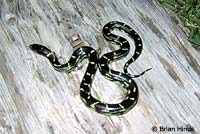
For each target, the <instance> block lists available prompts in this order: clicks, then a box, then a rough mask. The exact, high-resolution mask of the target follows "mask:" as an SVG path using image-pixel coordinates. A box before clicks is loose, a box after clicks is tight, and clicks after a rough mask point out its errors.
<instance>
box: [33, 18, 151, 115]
mask: <svg viewBox="0 0 200 134" xmlns="http://www.w3.org/2000/svg"><path fill="white" fill-rule="evenodd" d="M113 30H119V31H122V32H125V33H127V34H128V35H129V36H130V37H131V38H132V39H133V40H134V41H135V52H134V54H133V56H132V58H131V59H129V60H128V61H127V62H126V64H125V65H124V68H123V69H124V73H122V72H118V71H115V70H112V69H110V68H109V64H110V63H112V62H113V61H116V60H119V59H121V58H123V57H125V56H126V55H127V54H128V53H129V51H130V45H129V42H128V41H127V40H126V39H125V38H123V37H121V36H118V35H115V34H113V33H112V31H113ZM102 33H103V36H104V37H105V39H106V40H108V41H109V42H114V43H112V44H115V45H118V46H119V49H118V50H115V51H113V52H109V53H106V54H104V55H103V56H102V57H100V58H99V57H98V53H97V51H96V50H95V49H93V48H91V47H89V46H82V47H79V48H78V49H76V50H75V51H74V52H73V54H72V56H71V58H70V59H69V60H68V62H67V63H65V64H61V63H60V62H59V61H58V58H57V57H56V55H55V53H54V52H52V51H51V50H50V49H48V48H47V47H45V46H42V45H40V44H32V45H30V49H31V50H32V51H34V52H36V53H37V54H39V55H42V56H44V57H46V58H48V60H49V61H50V63H51V65H52V66H53V68H54V69H55V70H57V71H60V72H62V71H64V72H67V73H70V72H72V71H73V70H74V69H75V68H76V67H77V65H78V64H79V63H81V62H82V61H83V60H84V59H86V58H88V59H89V64H88V66H87V69H86V72H85V74H84V77H83V79H82V82H81V85H80V97H81V100H82V101H83V103H84V104H85V105H86V106H87V107H89V108H90V109H92V110H93V111H96V112H98V113H101V114H105V115H121V114H124V113H126V112H128V111H129V110H130V109H132V108H133V107H134V106H135V105H136V104H137V101H138V97H139V93H138V87H137V85H136V83H135V81H134V80H133V79H132V78H134V77H139V76H141V75H143V74H144V73H145V72H146V71H148V70H150V69H147V70H145V71H144V72H142V73H141V74H139V75H131V74H129V73H128V67H129V65H130V64H131V63H132V62H134V61H135V60H136V59H137V58H138V57H139V56H140V54H141V52H142V47H143V45H142V40H141V38H140V36H139V35H138V34H137V33H136V32H135V31H134V30H133V29H132V28H131V27H129V26H128V25H126V24H124V23H122V22H118V21H111V22H109V23H107V24H106V25H104V27H103V30H102ZM97 69H99V71H100V73H101V74H102V75H103V76H105V77H106V78H107V79H108V80H110V81H113V82H116V83H120V84H121V86H122V87H123V88H125V89H127V95H126V97H125V98H124V100H123V101H122V102H120V103H116V104H110V103H104V102H101V101H100V100H98V99H96V98H94V97H93V96H92V95H91V89H90V88H91V85H92V82H93V79H94V76H95V73H96V71H97Z"/></svg>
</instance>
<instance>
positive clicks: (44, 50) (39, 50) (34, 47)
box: [29, 44, 51, 56]
mask: <svg viewBox="0 0 200 134" xmlns="http://www.w3.org/2000/svg"><path fill="white" fill-rule="evenodd" d="M29 47H30V49H31V50H32V51H33V52H35V53H37V54H40V55H43V56H46V55H47V54H49V53H50V52H51V51H50V50H49V49H48V48H47V47H45V46H42V45H39V44H31V45H30V46H29Z"/></svg>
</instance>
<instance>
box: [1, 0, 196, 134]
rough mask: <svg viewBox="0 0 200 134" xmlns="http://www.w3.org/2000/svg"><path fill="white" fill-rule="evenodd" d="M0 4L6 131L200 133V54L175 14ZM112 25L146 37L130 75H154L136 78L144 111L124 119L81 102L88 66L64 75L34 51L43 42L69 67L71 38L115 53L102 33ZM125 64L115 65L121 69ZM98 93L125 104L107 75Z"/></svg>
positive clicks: (121, 7)
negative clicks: (155, 130) (189, 130)
mask: <svg viewBox="0 0 200 134" xmlns="http://www.w3.org/2000/svg"><path fill="white" fill-rule="evenodd" d="M0 3H1V4H0V13H1V14H0V19H1V22H0V133H2V134H22V133H25V134H29V133H30V134H43V133H44V134H76V133H83V134H84V133H85V134H86V133H98V134H105V133H108V134H116V133H123V134H150V133H153V132H152V130H151V128H152V127H153V126H157V127H159V126H164V127H177V126H183V127H188V126H192V127H193V128H194V129H195V131H194V132H193V133H194V134H195V133H196V134H198V133H200V54H199V48H195V47H193V45H192V44H190V43H189V42H188V41H187V38H186V34H188V33H187V30H186V29H184V28H183V30H182V29H181V27H182V24H180V22H179V21H177V19H176V17H175V15H171V14H172V13H171V12H168V11H166V10H165V9H163V8H162V7H161V5H160V4H158V3H157V2H156V1H150V0H144V1H142V2H141V1H140V0H136V1H132V0H124V1H121V0H115V1H114V0H110V1H108V0H107V1H106V0H99V1H98V0H96V1H94V0H81V1H78V0H59V1H58V0H52V1H51V0H43V1H37V0H31V1H28V0H27V1H25V0H19V1H9V0H7V1H6V0H4V1H0ZM111 20H118V21H123V22H125V23H127V24H128V25H130V26H131V27H133V28H134V29H135V30H136V31H137V32H138V33H139V35H140V36H141V37H142V40H143V43H144V51H143V53H142V55H141V57H140V58H139V59H138V60H137V61H136V62H135V63H134V64H132V65H131V67H130V72H131V73H133V74H138V73H140V72H142V71H143V70H145V69H147V68H149V67H152V68H153V69H152V70H151V71H149V72H148V73H146V74H145V75H144V76H142V77H140V78H138V79H135V81H136V83H137V84H138V87H139V88H140V98H139V102H138V104H137V106H136V107H135V108H134V109H133V110H131V111H130V112H129V113H127V114H125V115H123V116H115V117H106V116H103V115H100V114H97V113H95V112H92V111H90V110H89V109H88V108H86V107H85V106H84V104H83V103H82V102H81V100H80V97H79V85H80V82H81V79H82V76H83V74H84V72H85V69H86V64H83V66H82V68H79V69H78V70H77V71H75V72H72V73H71V74H64V73H59V72H56V71H55V70H54V69H53V68H52V67H51V66H50V64H49V63H48V61H47V60H46V59H45V58H43V57H41V56H38V55H36V54H34V53H33V52H32V51H31V50H30V49H29V48H28V46H29V45H30V44H32V43H40V44H43V45H45V46H48V47H49V48H51V49H52V50H54V51H55V52H56V53H57V55H59V56H60V58H61V59H62V60H63V59H65V61H67V59H69V57H70V55H71V54H72V51H73V48H72V46H71V45H70V40H69V38H70V37H72V36H73V35H77V34H79V35H80V37H81V40H82V42H83V45H91V47H93V48H95V49H98V48H101V54H103V53H106V52H108V51H111V50H113V49H114V48H113V47H112V46H110V45H108V43H107V44H106V45H105V40H104V39H103V37H102V35H101V30H102V27H103V25H104V24H105V23H107V22H109V21H111ZM131 44H132V46H134V45H133V44H134V43H133V42H132V43H131ZM133 49H134V47H133V48H132V50H133ZM132 52H133V51H132ZM126 60H127V58H126V59H123V60H121V61H118V62H116V63H113V64H112V65H111V67H113V68H114V69H117V70H121V69H122V65H123V63H124V62H125V61H126ZM92 91H93V94H94V95H96V94H98V95H99V96H100V97H101V99H103V100H104V101H109V102H116V101H118V102H119V101H120V100H121V99H122V98H123V92H122V91H121V89H120V87H118V86H116V85H115V84H113V83H112V82H110V81H107V80H105V79H104V78H103V77H102V76H101V75H100V73H97V74H96V76H95V80H94V84H93V88H92ZM163 133H168V132H163ZM172 133H179V132H178V131H177V130H176V132H172ZM185 133H186V132H185Z"/></svg>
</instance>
